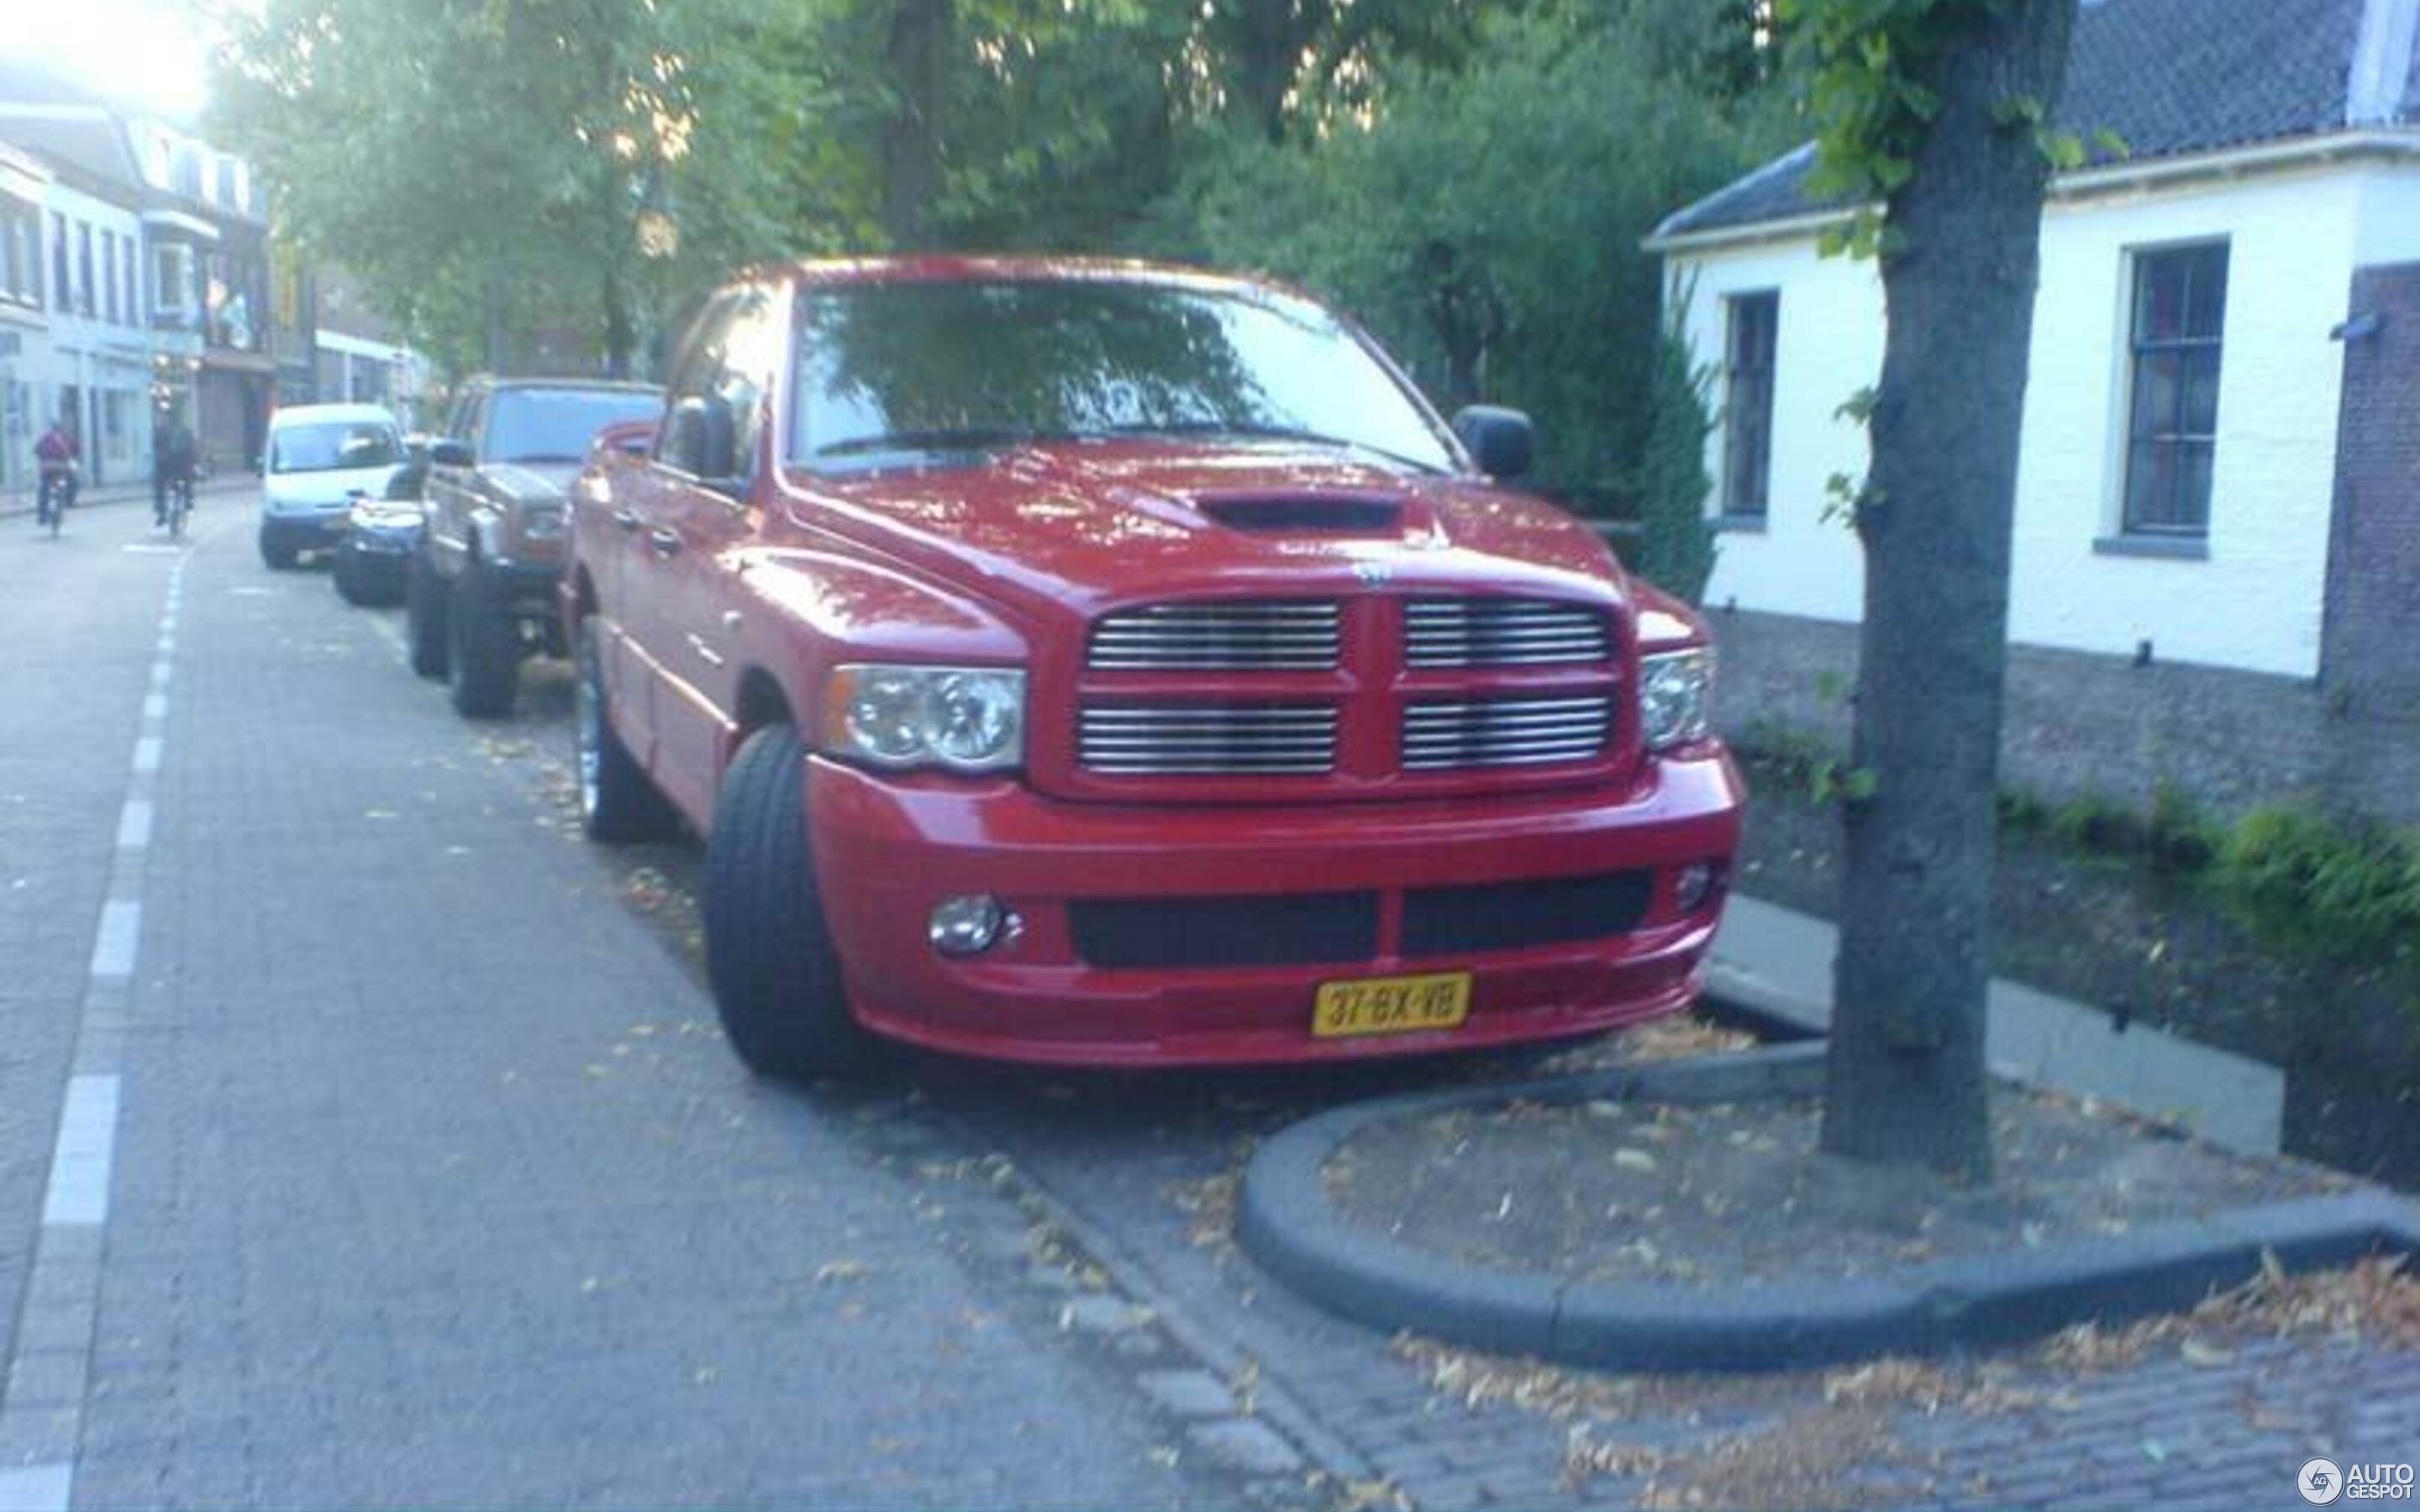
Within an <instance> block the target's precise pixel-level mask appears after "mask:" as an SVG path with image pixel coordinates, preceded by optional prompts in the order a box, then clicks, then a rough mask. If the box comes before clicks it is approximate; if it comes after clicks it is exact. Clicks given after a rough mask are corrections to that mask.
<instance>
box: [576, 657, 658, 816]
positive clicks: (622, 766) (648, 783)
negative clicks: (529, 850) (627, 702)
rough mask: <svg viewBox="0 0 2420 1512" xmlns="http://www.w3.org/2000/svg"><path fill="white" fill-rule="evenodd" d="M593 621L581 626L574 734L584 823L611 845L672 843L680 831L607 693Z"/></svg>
mask: <svg viewBox="0 0 2420 1512" xmlns="http://www.w3.org/2000/svg"><path fill="white" fill-rule="evenodd" d="M604 635H605V633H604V631H602V630H601V629H599V628H598V627H597V621H596V620H595V619H594V618H593V617H592V618H589V619H585V620H582V621H581V622H580V682H579V685H578V687H577V689H576V690H575V692H574V693H573V700H574V707H573V710H572V720H571V732H572V740H573V742H574V746H573V753H574V755H575V756H576V757H577V758H578V760H577V763H576V765H575V770H576V771H577V773H578V775H579V779H580V823H581V827H582V829H584V830H586V831H587V834H588V838H589V839H590V840H593V841H603V842H605V843H607V844H620V843H624V842H628V841H648V840H668V839H670V838H671V837H672V836H673V834H674V833H675V831H676V829H677V828H678V825H677V824H676V822H675V819H674V816H673V810H672V805H670V804H668V803H666V802H665V801H664V795H662V794H661V793H660V792H659V791H657V789H656V784H655V781H654V779H651V778H649V777H648V776H647V773H646V769H645V768H644V767H643V766H641V765H640V764H639V762H638V758H636V757H634V756H632V755H631V754H630V748H628V746H625V745H623V744H622V737H621V736H620V735H618V734H616V733H614V731H613V706H612V704H611V703H609V702H607V699H608V695H607V692H606V689H605V640H604Z"/></svg>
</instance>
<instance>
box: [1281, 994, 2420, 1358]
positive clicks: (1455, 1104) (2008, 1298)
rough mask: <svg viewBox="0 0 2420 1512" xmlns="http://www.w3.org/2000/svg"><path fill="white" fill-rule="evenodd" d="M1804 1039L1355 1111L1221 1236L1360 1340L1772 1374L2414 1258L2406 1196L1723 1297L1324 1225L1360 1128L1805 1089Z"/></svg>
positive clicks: (1327, 1127)
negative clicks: (1587, 1280)
mask: <svg viewBox="0 0 2420 1512" xmlns="http://www.w3.org/2000/svg"><path fill="white" fill-rule="evenodd" d="M1822 1076H1823V1043H1822V1042H1821V1041H1814V1042H1808V1043H1803V1044H1792V1045H1783V1046H1779V1047H1776V1048H1770V1049H1761V1050H1752V1051H1746V1052H1743V1053H1740V1054H1736V1055H1728V1056H1719V1057H1698V1058H1692V1059H1687V1060H1675V1061H1665V1062H1660V1063H1656V1064H1653V1065H1649V1066H1637V1067H1621V1068H1617V1069H1614V1070H1610V1071H1603V1072H1588V1073H1585V1074H1581V1075H1575V1076H1565V1077H1552V1078H1547V1079H1544V1080H1540V1081H1533V1082H1526V1083H1520V1084H1516V1085H1511V1086H1502V1087H1490V1088H1458V1089H1452V1090H1447V1091H1436V1092H1422V1093H1414V1094H1410V1095H1406V1096H1400V1097H1386V1098H1377V1099H1373V1100H1372V1101H1370V1102H1367V1103H1357V1104H1355V1105H1353V1106H1350V1107H1345V1108H1340V1109H1337V1110H1335V1111H1333V1112H1329V1113H1324V1114H1320V1115H1318V1116H1316V1117H1313V1118H1311V1119H1305V1120H1304V1121H1302V1122H1300V1123H1296V1124H1294V1125H1291V1126H1289V1127H1288V1128H1285V1129H1283V1130H1280V1132H1279V1133H1277V1134H1273V1135H1271V1136H1270V1137H1269V1138H1268V1139H1266V1140H1264V1141H1263V1143H1262V1145H1261V1147H1260V1149H1259V1151H1258V1152H1257V1153H1256V1154H1255V1155H1254V1156H1253V1158H1252V1161H1251V1164H1250V1165H1249V1166H1247V1167H1246V1170H1245V1173H1244V1182H1243V1190H1242V1193H1241V1195H1240V1199H1239V1204H1238V1209H1237V1212H1236V1238H1237V1241H1238V1242H1240V1243H1241V1244H1242V1246H1243V1247H1244V1250H1245V1251H1246V1253H1248V1254H1249V1255H1250V1256H1251V1257H1252V1258H1253V1259H1254V1260H1256V1261H1257V1262H1259V1264H1260V1265H1261V1266H1262V1267H1263V1268H1264V1270H1266V1271H1268V1272H1269V1273H1271V1274H1273V1275H1275V1276H1276V1277H1277V1278H1278V1279H1280V1281H1283V1282H1284V1283H1285V1284H1286V1285H1287V1286H1289V1287H1291V1288H1294V1289H1295V1291H1297V1292H1299V1293H1301V1294H1302V1295H1303V1296H1304V1297H1306V1298H1308V1299H1309V1300H1310V1301H1311V1302H1313V1303H1315V1304H1318V1305H1320V1306H1323V1307H1326V1308H1327V1309H1328V1310H1330V1311H1332V1312H1336V1313H1339V1314H1342V1316H1344V1317H1346V1318H1350V1319H1354V1320H1356V1321H1357V1322H1361V1323H1365V1324H1368V1325H1370V1326H1372V1327H1374V1328H1379V1329H1384V1330H1388V1331H1393V1330H1397V1329H1412V1330H1415V1331H1417V1332H1419V1333H1422V1334H1427V1335H1433V1336H1435V1337H1438V1338H1442V1339H1446V1340H1448V1341H1450V1342H1452V1343H1456V1344H1462V1345H1466V1346H1469V1347H1473V1348H1477V1349H1482V1350H1490V1351H1493V1352H1497V1353H1505V1354H1528V1355H1535V1356H1538V1357H1541V1358H1543V1359H1547V1360H1553V1361H1557V1362H1559V1363H1562V1364H1566V1365H1589V1366H1598V1367H1609V1368H1622V1369H1643V1370H1786V1369H1797V1368H1802V1367H1807V1366H1813V1365H1835V1364H1839V1363H1841V1362H1844V1361H1850V1360H1856V1359H1865V1358H1870V1357H1872V1356H1875V1355H1881V1354H1941V1353H1945V1352H1948V1351H1951V1350H1961V1349H1973V1348H1986V1347H1993V1346H1998V1345H2005V1344H2011V1343H2015V1342H2018V1341H2021V1340H2024V1339H2028V1338H2033V1337H2037V1336H2040V1335H2045V1334H2050V1333H2053V1332H2055V1331H2056V1330H2058V1329H2060V1328H2063V1327H2066V1326H2067V1325H2069V1324H2071V1323H2075V1322H2080V1321H2083V1320H2085V1319H2099V1320H2102V1321H2115V1320H2118V1319H2128V1318H2134V1317H2140V1316H2143V1315H2145V1314H2149V1313H2158V1312H2167V1311H2173V1310H2176V1309H2179V1308H2184V1307H2190V1306H2193V1305H2194V1304H2197V1303H2199V1302H2200V1301H2202V1300H2203V1299H2204V1298H2205V1297H2207V1296H2209V1295H2210V1294H2211V1292H2212V1291H2213V1290H2218V1289H2223V1288H2227V1287H2231V1286H2235V1285H2238V1284H2240V1283H2242V1282H2243V1281H2245V1280H2247V1279H2249V1278H2251V1277H2252V1276H2253V1275H2255V1274H2257V1273H2258V1271H2259V1269H2260V1265H2261V1257H2262V1255H2263V1254H2264V1253H2266V1254H2273V1255H2274V1256H2275V1257H2277V1259H2278V1260H2279V1261H2280V1262H2281V1263H2283V1264H2284V1265H2285V1266H2286V1267H2287V1269H2288V1270H2294V1271H2304V1270H2317V1269H2321V1268H2325V1267H2328V1266H2334V1265H2342V1264H2346V1263H2350V1261H2353V1260H2356V1259H2359V1258H2361V1257H2364V1256H2367V1255H2370V1254H2374V1253H2377V1252H2380V1251H2403V1252H2412V1251H2420V1204H2414V1203H2412V1202H2410V1201H2407V1200H2405V1199H2402V1198H2399V1197H2397V1196H2392V1195H2390V1194H2387V1193H2384V1192H2376V1191H2372V1192H2359V1193H2352V1194H2348V1195H2343V1196H2319V1197H2304V1198H2298V1199H2294V1200H2290V1201H2285V1202H2275V1203H2265V1204H2261V1205H2258V1206H2256V1207H2249V1208H2239V1209H2234V1210H2232V1211H2224V1212H2220V1213H2217V1214H2215V1215H2213V1216H2211V1217H2210V1218H2207V1219H2204V1220H2200V1221H2195V1222H2180V1223H2172V1224H2163V1225H2158V1226H2154V1227H2146V1228H2143V1229H2141V1230H2139V1231H2137V1232H2135V1233H2133V1234H2130V1235H2126V1236H2122V1237H2118V1238H2112V1239H2094V1240H2089V1241H2078V1242H2069V1243H2062V1244H2051V1245H2045V1246H2044V1247H2042V1248H2040V1249H2035V1250H2024V1251H2013V1252H2003V1253H1995V1254H1988V1255H1980V1256H1974V1257H1966V1258H1962V1259H1955V1260H1936V1261H1929V1262H1926V1263H1923V1264H1918V1265H1910V1266H1906V1267H1902V1268H1900V1269H1899V1270H1896V1271H1893V1272H1890V1273H1886V1274H1885V1275H1881V1276H1875V1277H1870V1278H1863V1279H1857V1280H1838V1281H1777V1282H1764V1283H1758V1284H1755V1285H1751V1286H1745V1287H1740V1288H1731V1289H1728V1290H1709V1289H1705V1288H1693V1287H1681V1286H1673V1285H1665V1284H1658V1283H1634V1284H1624V1285H1580V1284H1575V1283H1571V1282H1565V1281H1559V1280H1557V1279H1555V1278H1553V1277H1550V1276H1545V1275H1540V1274H1522V1273H1505V1272H1496V1271H1488V1270H1484V1269H1481V1268H1479V1267H1476V1266H1469V1265H1464V1264H1461V1263H1458V1262H1456V1261H1453V1260H1450V1259H1447V1258H1445V1257H1441V1256H1437V1255H1433V1254H1430V1253H1428V1252H1425V1251H1421V1250H1417V1249H1413V1248H1412V1247H1410V1246H1408V1245H1404V1244H1401V1243H1397V1242H1393V1241H1391V1240H1388V1239H1384V1238H1381V1237H1379V1236H1377V1235H1375V1234H1373V1233H1370V1232H1367V1231H1365V1230H1362V1229H1358V1228H1355V1227H1351V1226H1350V1225H1348V1224H1346V1223H1345V1222H1344V1221H1343V1220H1342V1218H1341V1217H1339V1216H1338V1215H1337V1213H1336V1211H1335V1210H1334V1209H1333V1208H1332V1207H1331V1206H1330V1204H1329V1203H1328V1200H1327V1194H1326V1187H1325V1185H1324V1183H1323V1181H1322V1179H1321V1171H1322V1169H1323V1168H1324V1167H1325V1166H1326V1163H1327V1161H1328V1158H1329V1157H1330V1156H1331V1155H1333V1154H1334V1153H1335V1152H1336V1150H1337V1149H1339V1148H1341V1147H1342V1145H1343V1144H1344V1142H1345V1141H1346V1140H1348V1139H1350V1138H1351V1137H1352V1136H1353V1135H1354V1134H1357V1133H1358V1132H1360V1131H1361V1130H1362V1129H1364V1128H1366V1127H1368V1126H1370V1125H1372V1124H1374V1123H1381V1122H1389V1121H1393V1120H1396V1119H1414V1118H1419V1117H1423V1116H1426V1115H1430V1114H1435V1113H1440V1112H1445V1111H1449V1110H1452V1109H1459V1108H1466V1107H1472V1106H1479V1105H1484V1104H1500V1103H1509V1102H1512V1101H1515V1100H1521V1101H1528V1102H1537V1103H1550V1104H1566V1103H1586V1102H1590V1101H1594V1100H1598V1099H1615V1100H1618V1099H1623V1098H1633V1099H1652V1100H1654V1101H1659V1102H1674V1103H1731V1102H1745V1101H1748V1100H1750V1099H1752V1098H1755V1097H1758V1096H1769V1095H1775V1094H1785V1093H1795V1094H1802V1095H1803V1094H1807V1093H1811V1092H1814V1091H1816V1090H1819V1089H1820V1088H1821V1085H1822Z"/></svg>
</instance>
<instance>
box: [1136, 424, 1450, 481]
mask: <svg viewBox="0 0 2420 1512" xmlns="http://www.w3.org/2000/svg"><path fill="white" fill-rule="evenodd" d="M1108 434H1111V435H1117V436H1235V437H1240V438H1242V439H1244V440H1264V441H1305V442H1308V443H1310V444H1311V445H1313V446H1335V447H1341V448H1342V449H1343V450H1345V451H1348V452H1361V453H1364V454H1366V455H1371V456H1377V457H1384V458H1385V459H1386V460H1388V461H1389V462H1393V463H1396V464H1398V465H1399V466H1402V467H1407V468H1410V469H1411V470H1412V471H1415V472H1443V471H1446V470H1445V469H1443V468H1441V467H1438V466H1437V465H1436V464H1435V463H1434V462H1423V461H1421V460H1419V458H1418V457H1410V456H1405V455H1403V454H1402V453H1401V452H1390V451H1388V450H1387V449H1386V448H1385V447H1383V446H1373V445H1371V444H1370V443H1369V442H1368V441H1357V440H1354V439H1353V438H1351V437H1349V436H1330V435H1328V434H1327V433H1326V432H1325V431H1317V430H1307V429H1304V428H1303V427H1302V426H1299V425H1264V424H1253V423H1251V422H1249V421H1237V420H1180V421H1175V422H1172V423H1171V424H1160V425H1113V426H1111V427H1110V428H1109V432H1108Z"/></svg>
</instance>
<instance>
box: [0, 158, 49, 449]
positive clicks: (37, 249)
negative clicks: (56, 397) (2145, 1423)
mask: <svg viewBox="0 0 2420 1512" xmlns="http://www.w3.org/2000/svg"><path fill="white" fill-rule="evenodd" d="M50 184H51V174H50V170H49V169H48V168H47V167H45V166H43V164H42V163H41V162H40V161H39V159H36V158H33V157H30V156H28V155H26V154H25V153H23V152H18V151H16V150H14V149H12V148H10V147H6V146H0V495H6V494H19V493H23V492H25V491H27V490H29V489H30V488H32V487H33V486H34V461H33V451H34V439H35V437H36V436H38V435H39V434H40V432H41V425H40V423H39V421H38V420H37V418H36V416H37V415H38V414H39V413H40V411H41V409H42V408H43V406H44V404H45V403H46V402H48V396H47V395H46V394H45V393H43V390H42V385H43V384H45V383H47V382H48V380H49V373H50V366H51V322H50V313H49V309H48V301H47V300H46V299H45V297H44V295H43V289H42V225H43V214H42V207H43V204H44V202H45V201H46V200H47V199H48V197H49V193H50Z"/></svg>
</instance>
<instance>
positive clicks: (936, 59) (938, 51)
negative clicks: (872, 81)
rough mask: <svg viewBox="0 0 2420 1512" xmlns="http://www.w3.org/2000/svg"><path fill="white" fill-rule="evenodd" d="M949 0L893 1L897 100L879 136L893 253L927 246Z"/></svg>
mask: <svg viewBox="0 0 2420 1512" xmlns="http://www.w3.org/2000/svg"><path fill="white" fill-rule="evenodd" d="M952 24H953V17H952V14H951V0H895V8H893V9H892V13H891V38H890V42H889V44H888V47H887V48H886V50H885V57H886V60H887V61H888V62H889V64H890V68H891V88H892V95H893V97H894V103H893V105H892V116H891V122H890V124H889V126H888V127H886V128H885V129H884V131H883V135H882V170H883V173H882V228H883V230H884V231H885V232H886V233H887V234H888V235H889V236H890V238H891V245H892V249H893V250H894V251H914V250H917V249H918V248H921V247H923V244H924V240H925V238H926V236H927V235H928V234H929V233H930V231H931V229H932V224H933V209H934V207H935V205H936V204H938V203H939V200H940V197H941V112H942V105H943V95H944V93H945V91H946V89H947V87H948V82H949V46H950V32H951V30H952Z"/></svg>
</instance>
